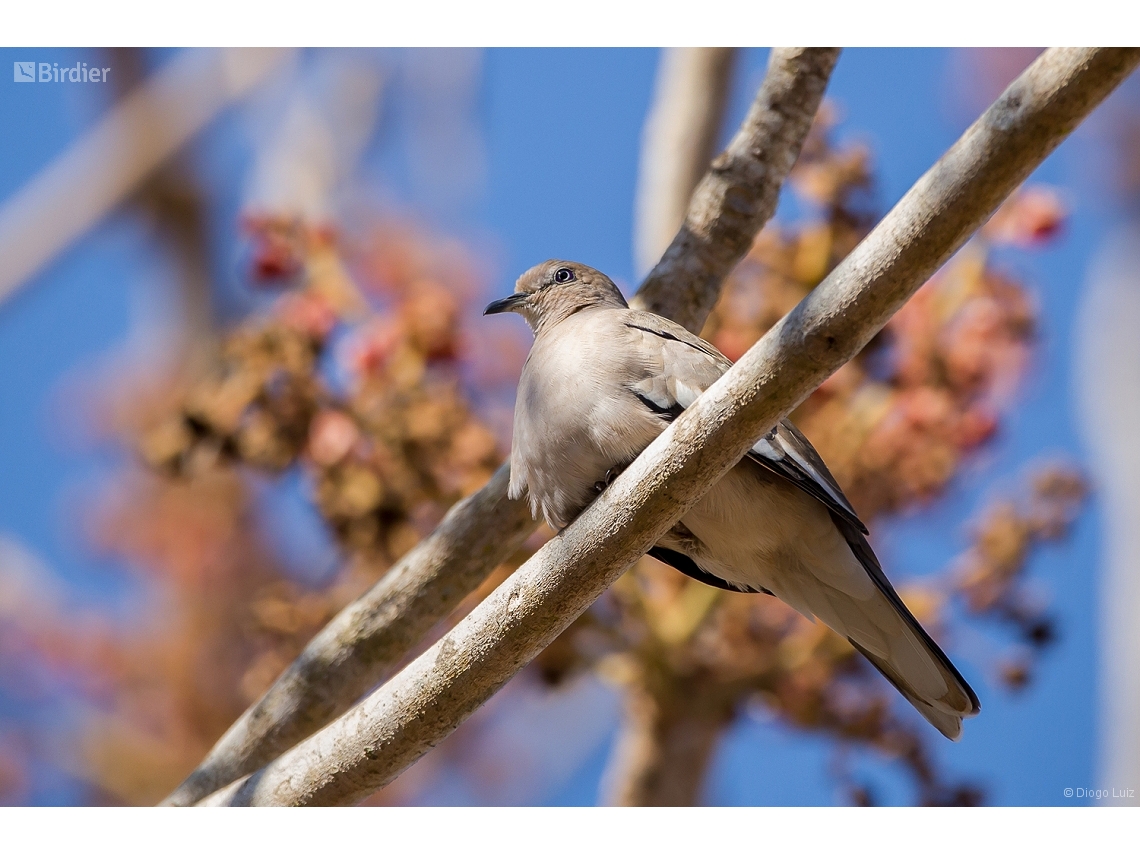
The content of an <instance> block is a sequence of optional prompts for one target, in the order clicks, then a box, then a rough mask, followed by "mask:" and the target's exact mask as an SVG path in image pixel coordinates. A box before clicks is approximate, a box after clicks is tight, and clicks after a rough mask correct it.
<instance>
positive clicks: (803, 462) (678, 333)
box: [625, 311, 867, 534]
mask: <svg viewBox="0 0 1140 855" xmlns="http://www.w3.org/2000/svg"><path fill="white" fill-rule="evenodd" d="M626 314H628V315H629V318H628V319H627V320H626V321H625V324H626V326H627V327H629V328H630V329H632V330H637V331H640V332H641V333H642V335H643V342H642V344H643V347H644V348H645V350H646V352H648V353H653V354H655V355H657V356H659V359H649V360H647V365H648V368H649V370H648V372H647V376H645V377H644V378H643V379H641V380H640V382H638V383H636V384H635V385H634V386H633V387H632V388H631V391H632V392H633V394H634V395H635V396H636V397H637V398H638V399H639V400H640V401H641V403H642V404H644V405H645V406H646V407H648V408H649V409H651V410H652V411H653V412H654V413H656V414H657V415H659V416H661V417H662V418H664V419H666V420H669V421H672V420H673V419H675V418H676V417H677V416H678V415H680V414H681V412H683V411H684V410H685V409H686V408H688V407H689V406H690V405H691V404H692V403H693V401H695V400H696V399H697V396H699V395H700V394H701V393H702V392H704V391H705V389H707V388H708V387H709V386H711V385H712V384H713V383H714V382H716V380H717V378H719V377H720V376H721V375H722V374H724V372H725V371H727V370H728V369H729V367H730V366H731V365H732V363H731V362H730V361H729V359H728V357H726V356H725V355H724V354H723V353H721V352H720V351H719V350H717V349H716V348H715V347H713V346H712V345H711V344H709V343H708V342H707V341H705V340H704V339H702V338H699V337H697V336H695V335H693V334H692V333H691V332H689V331H688V330H687V329H685V328H684V327H682V326H680V325H679V324H674V323H673V322H671V321H668V320H666V319H665V318H661V317H658V316H657V315H652V314H650V313H648V312H635V311H631V312H628V313H626ZM748 457H749V458H751V459H752V460H754V461H755V462H756V463H758V464H760V465H761V466H763V467H764V468H765V469H767V470H768V471H769V472H772V473H774V474H776V475H779V476H781V477H783V478H786V479H787V480H788V481H790V482H792V483H793V484H795V485H796V486H797V487H799V488H800V489H801V490H803V491H804V492H805V493H807V494H808V495H809V496H811V497H813V498H815V499H818V500H819V501H820V502H822V503H823V504H824V506H825V507H826V508H827V509H828V510H829V511H831V512H832V513H834V514H836V515H838V516H840V517H841V518H843V519H845V520H847V521H848V522H850V523H851V524H852V525H853V526H855V528H857V529H858V530H859V531H861V532H862V533H863V534H866V533H867V527H866V526H865V525H864V524H863V522H862V520H860V519H859V515H858V514H857V513H856V512H855V509H854V508H853V507H851V502H849V501H848V499H847V497H846V496H845V495H843V490H841V489H840V487H839V484H838V483H837V482H836V480H835V477H834V476H833V475H832V474H831V472H829V471H828V469H827V466H826V465H825V464H824V462H823V459H822V458H821V457H820V456H819V454H818V452H816V450H815V449H814V448H813V447H812V444H811V443H810V442H809V441H808V438H807V437H806V436H804V435H803V434H802V433H800V431H799V429H798V428H797V427H796V426H795V425H794V424H792V423H791V422H790V421H788V420H787V419H782V420H781V421H780V423H779V424H778V425H776V427H775V428H773V429H772V431H771V432H769V434H768V435H767V436H765V437H764V438H763V439H761V440H760V441H759V442H757V443H756V444H755V445H754V446H752V450H751V451H750V452H749V453H748Z"/></svg>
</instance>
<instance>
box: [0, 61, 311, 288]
mask: <svg viewBox="0 0 1140 855" xmlns="http://www.w3.org/2000/svg"><path fill="white" fill-rule="evenodd" d="M292 54H293V51H292V50H281V49H277V48H273V49H265V48H256V49H235V48H223V49H212V48H211V49H208V50H202V49H193V50H186V51H183V52H182V53H180V54H179V55H178V56H176V57H175V58H174V59H172V60H171V61H170V62H168V63H167V64H166V65H165V66H163V67H162V68H161V69H159V70H158V71H157V72H156V73H155V74H154V75H153V76H152V77H151V78H149V79H148V80H147V81H146V82H145V83H143V84H142V85H141V86H139V87H138V88H137V89H136V90H135V91H133V92H132V93H131V94H130V95H128V96H127V97H126V98H124V99H123V101H122V102H121V103H120V104H118V105H116V106H115V107H114V108H113V109H111V110H110V111H109V112H108V113H107V115H106V116H105V117H104V118H102V119H100V120H99V122H98V123H96V125H95V126H94V127H93V128H92V129H91V130H90V131H87V132H86V133H85V134H84V135H83V136H82V137H80V138H79V139H78V140H77V141H76V142H75V143H74V144H73V145H72V146H71V147H70V148H69V149H67V151H65V152H64V153H63V154H62V155H60V156H59V157H58V158H56V159H55V160H53V161H52V162H51V163H50V164H48V166H47V167H46V168H45V169H44V170H43V171H41V172H40V173H39V174H38V175H36V176H35V177H34V178H33V179H32V180H31V181H29V182H28V183H27V184H26V185H25V186H24V187H22V188H21V189H20V190H19V191H17V192H16V194H15V195H13V196H12V198H11V199H10V200H9V201H8V202H6V203H5V204H4V206H3V208H0V258H3V259H4V264H3V265H2V266H0V302H2V301H3V300H5V299H7V297H8V296H9V295H10V294H11V293H12V292H14V291H15V290H16V289H17V288H18V287H19V286H20V285H22V284H23V283H24V282H25V281H26V280H27V279H29V278H30V277H31V276H33V275H34V274H35V273H36V272H37V271H38V270H39V269H40V268H41V267H43V265H44V264H46V263H47V262H48V261H50V260H51V259H52V258H54V257H55V256H56V255H57V254H58V253H59V252H60V251H61V250H62V249H63V248H64V247H66V246H68V245H69V244H70V243H71V242H72V241H74V240H75V239H76V238H78V237H79V236H80V235H82V234H83V233H84V232H86V231H87V230H88V229H89V228H91V226H93V225H94V224H95V223H97V222H98V221H99V220H100V219H102V218H103V217H104V216H105V215H106V214H107V213H108V212H110V211H111V210H112V209H114V208H115V206H116V205H118V204H119V203H120V202H122V201H123V199H125V198H126V197H127V196H128V195H129V194H130V193H131V192H132V191H133V190H134V189H135V188H137V187H138V186H139V184H140V183H141V182H142V181H143V179H144V178H146V176H147V175H148V174H150V173H151V172H152V171H153V170H154V169H155V168H156V167H157V166H159V165H160V164H161V163H163V161H165V160H167V159H168V158H169V157H170V156H171V155H173V154H174V153H175V152H177V151H178V149H180V148H181V147H182V146H183V144H185V143H186V141H187V140H189V139H190V138H191V137H193V136H194V135H195V134H197V133H198V132H199V131H201V130H202V128H204V127H205V126H206V125H208V124H209V123H210V122H211V121H212V120H213V119H214V118H215V117H216V116H217V115H218V113H219V112H221V111H222V110H223V109H224V108H225V107H227V106H229V105H230V104H232V103H233V102H234V101H236V100H238V99H240V98H242V97H244V96H245V95H246V94H248V93H249V92H250V91H251V90H252V89H253V88H255V87H256V86H257V85H258V84H260V83H261V82H263V81H264V80H265V79H266V78H267V77H268V76H269V75H270V74H271V73H272V72H273V71H275V70H277V69H278V68H279V67H280V66H281V63H282V62H284V61H285V60H286V59H288V58H289V57H290V56H291V55H292ZM109 73H110V74H114V73H115V69H114V67H110V72H109Z"/></svg>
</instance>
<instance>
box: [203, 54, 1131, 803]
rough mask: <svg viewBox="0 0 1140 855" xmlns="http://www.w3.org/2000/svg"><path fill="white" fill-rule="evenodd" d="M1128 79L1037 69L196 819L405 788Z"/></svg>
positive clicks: (1081, 65) (1108, 61)
mask: <svg viewBox="0 0 1140 855" xmlns="http://www.w3.org/2000/svg"><path fill="white" fill-rule="evenodd" d="M1138 62H1140V49H1134V48H1129V49H1124V48H1120V49H1117V48H1114V49H1053V50H1050V51H1047V52H1046V53H1045V54H1043V55H1042V56H1041V57H1040V58H1039V59H1038V60H1037V61H1036V62H1034V63H1033V65H1031V66H1030V67H1029V69H1027V70H1026V72H1025V73H1023V74H1022V75H1021V76H1020V77H1019V78H1018V79H1017V80H1016V81H1014V83H1013V84H1011V85H1010V87H1009V89H1007V90H1006V92H1005V93H1004V94H1003V95H1002V96H1001V98H999V99H998V101H997V102H996V103H995V104H994V105H993V106H992V107H990V109H989V110H987V111H986V112H985V114H983V116H982V117H981V118H980V119H978V121H977V122H975V123H974V125H973V126H972V127H971V128H970V129H969V130H967V131H966V133H965V134H964V135H963V136H962V138H961V139H960V140H959V141H958V142H957V143H955V145H954V146H953V148H951V149H950V151H948V152H947V153H946V154H945V155H944V156H943V157H942V158H941V159H940V160H939V161H938V163H936V164H935V165H934V166H933V167H932V168H931V169H930V170H929V171H928V172H927V173H926V174H925V175H924V176H923V177H922V178H920V179H919V181H918V182H917V183H916V184H915V186H914V187H913V188H911V190H910V191H909V192H908V193H907V194H906V196H904V197H903V199H902V200H901V201H900V202H899V203H898V204H897V205H896V206H895V207H894V209H893V210H892V211H891V212H890V213H889V214H888V215H887V217H886V218H884V220H883V221H882V222H881V223H880V224H879V225H878V226H877V227H876V228H875V230H874V231H873V232H872V233H871V234H870V235H868V237H867V238H866V239H865V240H864V241H863V243H861V244H860V245H859V246H858V247H857V248H856V249H855V250H854V251H853V252H852V253H851V255H849V256H848V257H847V258H846V259H845V260H844V261H843V263H841V264H840V265H839V267H837V268H836V269H835V270H834V271H833V272H832V273H831V274H830V275H829V276H828V277H827V278H826V279H825V280H824V281H823V282H822V283H821V284H820V285H819V286H818V287H817V288H816V289H815V290H814V291H813V292H812V293H811V294H809V295H808V296H807V297H806V298H804V300H803V301H802V302H801V303H800V304H799V305H798V306H797V307H796V308H795V309H794V310H792V312H790V313H789V314H788V315H787V316H786V317H785V318H783V319H782V320H781V321H780V322H779V323H778V324H776V326H774V327H773V328H772V329H771V330H770V331H769V332H768V333H767V334H766V335H765V336H764V338H762V339H761V340H760V341H759V342H758V343H757V344H756V345H755V346H754V347H753V348H751V349H750V350H749V351H748V352H747V353H746V354H745V355H744V356H743V357H742V358H741V360H740V361H739V362H738V363H737V364H736V365H734V366H733V367H732V368H731V369H730V370H729V371H728V372H727V373H726V374H725V375H724V376H723V377H722V378H721V379H720V380H718V381H717V382H716V383H715V384H714V385H713V386H712V387H711V388H710V389H709V390H708V391H707V392H705V394H703V395H702V396H701V397H700V398H699V399H698V400H697V401H696V402H695V403H694V404H693V406H691V407H690V408H689V409H688V410H687V411H685V413H683V414H682V415H681V416H680V417H679V418H678V419H677V420H676V421H675V422H674V423H673V424H672V425H671V426H670V427H669V428H668V429H667V430H666V431H665V432H664V433H663V434H662V435H661V436H660V437H658V438H657V439H656V440H655V441H654V442H653V443H652V444H651V445H650V446H649V448H647V449H646V450H645V451H644V452H643V453H642V454H641V456H640V457H638V458H637V460H635V461H634V463H633V464H632V465H631V466H630V467H629V468H628V469H627V470H626V471H625V472H623V473H622V474H621V475H620V476H618V478H617V479H616V480H615V481H614V482H613V484H611V485H610V486H609V487H608V488H607V489H606V491H605V492H604V493H602V495H601V496H600V497H599V498H598V499H597V501H595V502H594V503H593V504H592V505H590V506H589V507H588V508H587V509H586V510H585V511H584V512H583V513H582V515H581V516H579V517H578V519H576V520H575V521H574V522H573V523H572V524H571V525H570V526H569V527H567V528H566V529H565V530H564V531H563V532H562V533H561V534H560V535H559V536H558V537H556V538H554V539H553V540H551V541H550V542H549V543H547V544H546V545H545V546H544V547H543V548H542V549H541V550H539V552H538V553H536V554H535V555H534V556H533V557H532V558H531V559H530V560H529V561H528V562H526V564H524V565H523V566H522V567H520V568H519V570H518V571H517V572H516V573H515V574H513V575H512V576H511V577H510V578H509V579H508V580H507V581H505V582H504V583H503V584H502V585H500V586H499V587H498V588H497V589H496V590H495V591H494V592H493V593H492V594H491V595H490V596H489V597H487V599H486V600H484V601H483V602H482V603H481V604H480V605H479V606H478V607H476V609H475V610H474V611H473V612H472V613H471V614H470V615H468V616H467V617H466V618H465V619H464V620H463V621H462V622H461V623H460V624H458V625H457V626H456V627H455V628H454V629H452V630H451V632H449V633H448V634H447V635H446V636H444V637H443V638H442V639H440V640H439V641H438V642H437V643H436V644H435V645H433V646H432V647H431V648H430V649H429V650H428V651H426V652H425V653H424V654H423V655H421V656H420V657H418V658H417V659H416V660H415V661H414V662H412V663H411V664H410V665H409V666H408V667H407V668H405V669H404V670H403V671H402V672H400V673H399V674H398V675H396V676H395V677H394V678H393V679H392V680H390V681H389V682H388V683H387V684H385V685H384V686H382V687H381V688H379V689H378V690H377V691H375V692H374V693H373V694H372V695H370V696H369V697H368V698H366V699H365V700H364V701H363V702H361V703H360V704H359V705H358V706H356V707H355V708H354V709H352V710H351V711H350V712H349V713H347V714H346V715H344V716H343V717H341V718H340V719H338V720H337V721H335V722H333V723H332V724H330V725H329V726H327V727H326V728H324V729H323V730H322V731H320V732H319V733H317V734H316V735H314V736H313V737H311V738H309V739H308V740H306V741H305V742H302V743H301V744H299V745H297V746H296V747H295V748H294V749H292V750H291V751H289V752H288V753H286V754H284V755H282V756H281V757H279V758H278V759H277V760H275V761H274V762H273V763H271V764H269V765H268V766H266V767H265V768H264V769H262V770H261V771H259V772H257V773H256V774H255V775H253V776H251V777H249V778H248V779H245V780H243V781H238V782H235V783H234V784H232V785H230V786H229V787H227V788H226V789H224V790H221V791H219V792H218V793H216V794H214V795H213V796H212V797H210V798H209V799H206V800H204V802H203V803H204V804H205V803H209V804H230V805H242V804H258V805H300V804H351V803H355V802H357V801H359V800H360V799H362V798H364V797H365V796H367V795H368V794H369V793H371V792H373V791H374V790H376V789H377V788H379V787H381V786H383V785H384V784H386V783H387V782H389V781H391V780H392V779H393V778H395V777H396V776H397V775H399V774H400V772H402V771H403V770H404V769H406V768H407V767H408V766H409V765H411V764H412V763H414V762H415V761H416V760H417V759H418V758H419V757H420V756H422V755H423V754H424V753H425V752H427V751H428V750H429V749H430V748H432V747H433V746H434V745H436V744H437V743H438V742H439V741H440V740H442V739H443V738H444V737H446V736H447V735H448V734H449V733H451V732H452V731H453V730H454V729H455V728H456V727H457V726H458V725H459V724H460V723H461V722H462V721H463V720H464V719H466V718H467V717H468V716H469V715H470V714H471V713H472V712H474V711H475V710H476V709H477V708H478V707H479V706H480V705H481V704H482V703H484V702H485V701H486V700H487V698H489V697H490V696H491V695H492V694H493V693H494V692H495V691H497V690H498V689H499V688H500V687H501V686H502V685H503V684H504V683H506V681H507V680H509V679H510V678H511V677H512V676H514V674H516V673H517V672H518V671H519V670H520V669H521V668H522V667H523V666H524V665H525V664H526V663H527V662H529V661H530V660H531V659H532V658H533V657H534V656H535V655H536V654H537V653H538V652H539V651H540V650H541V649H542V648H543V647H545V646H546V645H547V644H549V643H550V641H551V640H553V639H554V638H555V637H556V636H557V635H558V633H560V632H561V631H562V630H563V629H565V628H566V627H567V626H568V625H569V624H570V623H571V622H572V621H573V620H575V619H576V618H577V617H578V616H579V615H580V614H581V613H582V612H583V611H585V610H586V608H587V607H589V605H590V604H591V603H592V602H593V601H594V600H595V599H596V598H597V597H598V596H599V595H601V593H602V592H603V591H604V590H605V589H606V588H607V587H608V586H609V585H610V584H612V583H613V582H614V580H616V579H617V577H618V576H620V575H621V573H623V572H624V571H625V569H626V568H628V567H629V566H630V565H631V564H632V563H633V562H634V561H635V560H636V559H637V558H638V557H640V556H641V555H642V554H643V553H644V552H645V551H646V550H647V549H648V548H649V547H650V546H652V545H653V544H654V543H655V542H656V541H657V539H658V538H659V537H660V536H661V535H662V534H663V533H664V532H665V531H666V530H668V528H669V527H670V526H672V525H673V524H674V523H675V522H676V521H677V520H678V519H679V518H680V517H682V516H683V515H684V514H685V512H686V511H688V509H689V508H691V507H692V506H693V504H694V503H695V502H696V501H697V500H698V499H699V497H700V496H701V495H702V494H704V493H705V492H706V491H707V490H708V489H709V488H710V487H711V486H712V485H713V484H714V483H716V481H717V480H718V479H719V478H720V477H721V476H722V475H723V474H724V473H725V472H726V471H727V470H728V469H729V468H731V467H732V466H734V465H735V464H736V463H737V462H738V461H739V460H740V458H741V457H742V456H743V454H744V453H745V452H746V451H747V450H748V448H749V447H751V445H752V444H753V442H754V441H755V440H756V438H757V437H759V436H762V435H763V434H764V433H766V432H767V431H768V430H770V429H771V428H772V427H773V426H774V425H775V424H776V422H777V421H778V420H779V419H780V418H781V417H782V416H784V415H785V414H786V413H788V412H789V411H790V410H791V409H792V408H793V407H795V406H796V404H798V403H799V402H800V401H802V400H803V399H804V398H805V397H806V396H807V395H808V394H810V393H811V391H812V390H813V389H815V388H816V387H817V386H818V385H819V384H820V383H821V382H823V380H824V379H826V378H827V376H828V375H829V374H831V373H832V372H834V371H835V370H837V369H838V368H839V367H840V366H841V365H843V364H844V363H845V362H846V361H847V360H849V359H850V358H851V357H852V356H854V355H855V354H856V353H858V352H859V350H860V349H862V348H863V347H864V346H865V345H866V344H867V342H868V341H869V340H870V339H871V337H872V336H873V335H874V334H875V333H876V332H877V331H878V330H880V329H881V328H882V327H883V325H884V324H885V323H886V322H887V320H888V319H889V318H890V317H891V315H892V314H893V313H894V312H895V311H896V310H897V309H898V308H899V307H900V306H901V305H902V304H903V302H904V301H905V300H906V299H907V298H908V297H909V296H910V295H911V294H913V293H914V292H915V291H916V290H917V289H918V288H919V287H920V286H921V285H922V283H923V282H925V281H926V279H927V278H928V277H929V276H930V275H931V274H932V273H933V272H934V271H935V270H936V269H937V268H938V266H939V265H941V264H942V263H943V262H944V261H945V260H946V259H947V258H949V256H950V255H951V254H952V253H953V252H955V251H956V250H957V249H958V248H959V247H960V246H961V245H962V244H963V243H964V242H965V241H966V239H967V238H968V237H969V236H970V235H971V234H972V233H973V232H974V230H976V229H977V228H978V226H980V225H981V224H982V223H983V222H984V221H985V219H986V218H987V217H989V215H990V214H991V213H992V212H993V211H994V209H995V208H996V207H997V205H998V204H999V203H1000V202H1001V201H1002V199H1004V198H1005V197H1006V196H1007V195H1008V194H1009V193H1010V192H1011V191H1012V190H1013V189H1014V188H1015V187H1016V186H1017V185H1018V184H1019V183H1020V182H1021V181H1022V180H1023V179H1024V178H1025V177H1026V176H1027V175H1028V174H1029V173H1030V172H1031V171H1032V170H1033V168H1034V167H1036V166H1037V165H1038V164H1039V163H1040V162H1041V161H1042V160H1043V159H1044V158H1045V157H1046V155H1048V154H1049V152H1050V151H1052V150H1053V149H1054V148H1055V147H1056V146H1057V145H1058V143H1060V141H1061V140H1062V139H1064V138H1065V136H1066V135H1067V134H1068V133H1069V132H1070V131H1071V130H1072V129H1073V128H1074V127H1075V126H1076V125H1077V124H1078V123H1079V122H1080V121H1081V119H1083V118H1084V117H1085V116H1086V115H1087V114H1088V113H1089V111H1091V110H1092V108H1093V107H1094V106H1095V105H1096V104H1098V103H1099V102H1100V101H1101V100H1102V99H1103V98H1104V97H1105V96H1106V95H1107V94H1108V93H1109V92H1110V91H1111V90H1112V89H1113V88H1114V87H1115V86H1116V85H1117V84H1118V83H1119V82H1120V81H1121V80H1123V79H1124V78H1125V77H1126V76H1127V74H1128V73H1129V72H1130V71H1131V70H1132V68H1133V67H1134V66H1135V65H1136V64H1137V63H1138Z"/></svg>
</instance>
